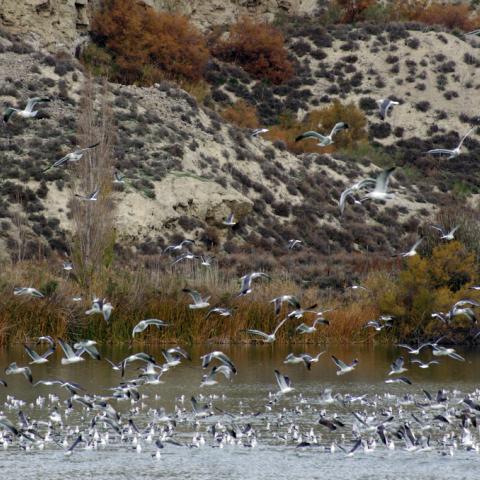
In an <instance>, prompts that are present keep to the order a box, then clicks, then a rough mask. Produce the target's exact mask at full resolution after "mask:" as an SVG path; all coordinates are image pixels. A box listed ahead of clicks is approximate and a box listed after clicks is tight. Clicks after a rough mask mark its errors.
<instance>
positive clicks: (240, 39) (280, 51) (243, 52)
mask: <svg viewBox="0 0 480 480" xmlns="http://www.w3.org/2000/svg"><path fill="white" fill-rule="evenodd" d="M213 54H214V55H215V56H217V57H218V58H220V59H222V60H223V61H226V62H235V63H238V64H239V65H241V66H242V67H243V68H244V69H245V70H246V71H247V72H248V73H250V75H252V76H254V77H256V78H260V79H265V80H269V81H270V82H272V83H275V84H279V83H282V82H285V81H286V80H288V79H290V78H291V77H292V76H293V73H294V71H293V65H292V63H291V62H290V61H289V59H288V52H287V50H286V48H285V41H284V38H283V35H282V33H281V32H280V31H279V30H277V29H276V28H275V27H273V26H272V25H269V24H268V23H259V22H255V21H253V20H251V19H250V18H248V17H243V18H241V19H240V20H239V21H238V22H237V23H235V24H233V25H232V26H231V27H230V31H229V36H228V39H226V40H218V41H217V42H216V43H215V45H213Z"/></svg>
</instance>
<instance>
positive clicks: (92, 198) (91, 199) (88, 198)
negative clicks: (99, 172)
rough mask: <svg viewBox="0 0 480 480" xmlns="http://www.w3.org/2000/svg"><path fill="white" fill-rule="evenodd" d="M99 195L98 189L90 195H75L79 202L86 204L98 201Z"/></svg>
mask: <svg viewBox="0 0 480 480" xmlns="http://www.w3.org/2000/svg"><path fill="white" fill-rule="evenodd" d="M99 193H100V189H99V188H96V189H95V190H94V191H93V192H92V193H90V195H79V194H78V193H76V194H75V196H76V197H77V198H79V199H80V200H84V201H86V202H96V201H97V200H98V194H99Z"/></svg>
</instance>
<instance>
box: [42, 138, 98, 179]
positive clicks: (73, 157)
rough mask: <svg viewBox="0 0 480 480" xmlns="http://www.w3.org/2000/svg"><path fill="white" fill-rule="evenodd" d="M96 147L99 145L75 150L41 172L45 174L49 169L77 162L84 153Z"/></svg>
mask: <svg viewBox="0 0 480 480" xmlns="http://www.w3.org/2000/svg"><path fill="white" fill-rule="evenodd" d="M98 145H100V143H95V144H93V145H90V146H88V147H85V148H79V149H77V150H74V151H73V152H70V153H67V155H65V156H64V157H62V158H60V160H57V161H56V162H55V163H52V165H50V166H49V167H47V168H46V169H45V170H43V172H42V173H45V172H47V171H48V170H50V169H51V168H55V167H60V166H61V165H65V164H68V163H73V162H78V161H79V160H81V159H82V157H83V155H84V154H85V152H88V151H89V150H91V149H92V148H95V147H97V146H98Z"/></svg>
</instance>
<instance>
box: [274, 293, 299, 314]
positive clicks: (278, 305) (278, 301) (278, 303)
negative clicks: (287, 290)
mask: <svg viewBox="0 0 480 480" xmlns="http://www.w3.org/2000/svg"><path fill="white" fill-rule="evenodd" d="M270 303H273V309H274V312H275V316H278V315H279V314H280V311H281V309H282V305H283V304H284V303H288V304H289V305H291V306H292V307H294V308H295V309H300V308H301V306H300V302H299V301H298V299H297V297H295V296H293V295H281V296H280V297H275V298H274V299H273V300H271V301H270Z"/></svg>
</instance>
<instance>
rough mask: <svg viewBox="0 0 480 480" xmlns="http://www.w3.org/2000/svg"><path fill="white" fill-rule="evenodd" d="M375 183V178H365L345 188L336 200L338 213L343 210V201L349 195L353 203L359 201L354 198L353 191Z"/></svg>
mask: <svg viewBox="0 0 480 480" xmlns="http://www.w3.org/2000/svg"><path fill="white" fill-rule="evenodd" d="M375 183H376V180H375V179H374V178H365V179H363V180H360V181H359V182H357V183H355V184H354V185H352V186H351V187H348V188H346V189H345V190H344V191H343V192H342V193H341V195H340V200H339V201H338V207H339V208H340V213H342V214H343V211H344V210H345V203H346V201H347V198H349V197H350V198H353V200H354V202H355V203H357V202H359V201H358V200H356V199H355V196H354V193H355V192H358V191H359V190H362V189H363V188H366V187H372V186H373V185H375ZM359 203H361V202H359Z"/></svg>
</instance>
